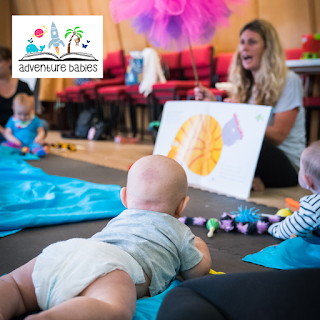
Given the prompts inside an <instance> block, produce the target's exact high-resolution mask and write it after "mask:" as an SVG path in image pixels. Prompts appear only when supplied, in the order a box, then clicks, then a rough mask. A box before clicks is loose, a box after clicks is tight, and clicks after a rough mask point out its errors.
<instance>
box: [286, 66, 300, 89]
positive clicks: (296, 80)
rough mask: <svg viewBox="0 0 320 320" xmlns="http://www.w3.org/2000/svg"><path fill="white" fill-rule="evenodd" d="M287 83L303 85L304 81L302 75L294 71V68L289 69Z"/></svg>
mask: <svg viewBox="0 0 320 320" xmlns="http://www.w3.org/2000/svg"><path fill="white" fill-rule="evenodd" d="M287 85H299V86H302V82H301V79H300V77H299V76H298V75H297V74H296V73H295V72H293V71H292V70H288V72H287V77H286V86H287Z"/></svg>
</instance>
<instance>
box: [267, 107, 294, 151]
mask: <svg viewBox="0 0 320 320" xmlns="http://www.w3.org/2000/svg"><path fill="white" fill-rule="evenodd" d="M298 112H299V108H298V107H297V108H294V109H292V110H289V111H285V112H279V113H275V114H274V123H273V125H272V126H267V130H266V134H265V138H266V140H268V141H270V142H271V143H273V144H275V145H277V146H278V145H280V144H281V143H282V142H283V141H284V140H286V138H287V136H288V134H289V133H290V131H291V129H292V127H293V125H294V122H295V121H296V118H297V115H298Z"/></svg>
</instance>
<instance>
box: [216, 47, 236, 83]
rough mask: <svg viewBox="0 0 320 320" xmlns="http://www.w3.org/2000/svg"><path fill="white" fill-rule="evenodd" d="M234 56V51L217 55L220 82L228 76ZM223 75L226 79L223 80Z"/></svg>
mask: <svg viewBox="0 0 320 320" xmlns="http://www.w3.org/2000/svg"><path fill="white" fill-rule="evenodd" d="M232 57H233V53H220V54H219V55H218V57H217V66H216V74H217V75H218V76H219V81H220V82H224V81H226V79H225V78H228V73H229V67H230V64H231V60H232ZM221 77H224V78H223V79H225V80H222V78H221Z"/></svg>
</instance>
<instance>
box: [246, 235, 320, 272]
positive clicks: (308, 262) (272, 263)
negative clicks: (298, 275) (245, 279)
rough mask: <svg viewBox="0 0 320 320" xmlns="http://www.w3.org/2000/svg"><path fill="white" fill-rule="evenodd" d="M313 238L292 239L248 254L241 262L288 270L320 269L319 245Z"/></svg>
mask: <svg viewBox="0 0 320 320" xmlns="http://www.w3.org/2000/svg"><path fill="white" fill-rule="evenodd" d="M316 238H318V237H315V236H313V237H312V236H310V237H308V238H301V237H297V238H292V239H287V240H285V241H283V242H281V243H280V244H279V245H276V246H270V247H267V248H265V249H263V250H262V251H260V252H257V253H254V254H249V255H247V256H246V257H244V258H243V259H242V260H243V261H246V262H251V263H254V264H258V265H261V266H264V267H268V268H274V269H281V270H290V269H303V268H319V267H320V243H317V241H315V240H316Z"/></svg>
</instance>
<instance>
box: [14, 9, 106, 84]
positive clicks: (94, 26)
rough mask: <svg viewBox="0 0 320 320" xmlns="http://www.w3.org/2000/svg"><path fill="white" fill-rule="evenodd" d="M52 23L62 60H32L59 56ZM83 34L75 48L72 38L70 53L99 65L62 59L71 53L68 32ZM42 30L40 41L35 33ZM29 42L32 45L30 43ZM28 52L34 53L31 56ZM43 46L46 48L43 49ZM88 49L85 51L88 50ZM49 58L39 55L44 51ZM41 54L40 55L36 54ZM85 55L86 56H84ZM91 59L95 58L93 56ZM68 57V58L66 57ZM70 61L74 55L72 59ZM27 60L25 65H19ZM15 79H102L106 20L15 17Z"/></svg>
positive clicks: (88, 17) (97, 17) (99, 18)
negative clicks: (87, 57)
mask: <svg viewBox="0 0 320 320" xmlns="http://www.w3.org/2000/svg"><path fill="white" fill-rule="evenodd" d="M52 22H54V24H55V25H56V28H57V30H58V34H59V39H60V40H62V41H63V43H64V46H63V45H62V44H61V42H60V43H59V46H58V48H59V57H61V60H48V61H33V60H28V59H31V58H30V57H32V56H34V57H41V58H44V57H54V56H58V55H57V52H56V49H55V45H53V44H51V46H50V48H49V43H50V41H51V40H52V36H51V26H52ZM76 27H80V28H79V29H77V30H82V31H83V33H81V35H82V39H81V40H80V43H79V46H76V45H75V44H76V43H75V41H74V40H75V39H76V38H77V37H75V36H74V37H73V39H72V43H71V47H70V53H71V54H72V53H80V55H73V56H78V57H79V56H82V57H84V56H85V55H87V56H88V55H89V56H90V57H91V58H92V56H93V57H94V58H95V59H96V60H98V61H93V60H92V61H67V60H63V55H64V54H66V53H67V52H68V42H69V40H70V38H71V35H72V34H69V35H68V36H67V38H65V34H66V32H67V29H73V30H74V29H75V28H76ZM37 29H42V30H43V31H44V32H43V33H40V35H41V34H43V35H42V36H41V37H37V36H36V33H35V31H36V30H37ZM28 40H29V41H28ZM27 46H29V47H28V51H35V52H32V53H30V52H29V53H28V52H27ZM42 46H45V47H44V48H43V47H42ZM85 46H86V47H85ZM42 48H43V51H42V52H43V53H48V54H46V55H43V54H41V55H40V54H39V55H38V53H39V52H40V51H41V50H42ZM36 51H38V52H36ZM83 54H84V55H83ZM91 55H92V56H91ZM65 57H66V56H65ZM69 57H71V55H70V56H69ZM21 59H25V60H23V61H19V60H21ZM12 77H13V78H102V77H103V17H102V16H92V15H91V16H67V15H66V16H49V15H48V16H31V15H28V16H20V15H19V16H12Z"/></svg>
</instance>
